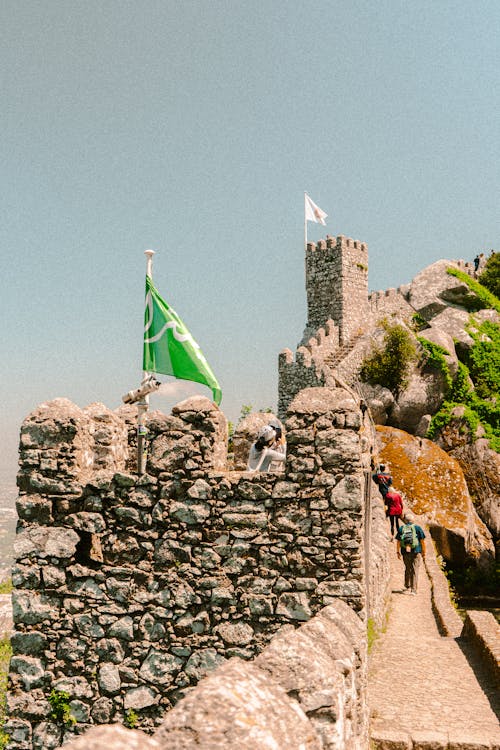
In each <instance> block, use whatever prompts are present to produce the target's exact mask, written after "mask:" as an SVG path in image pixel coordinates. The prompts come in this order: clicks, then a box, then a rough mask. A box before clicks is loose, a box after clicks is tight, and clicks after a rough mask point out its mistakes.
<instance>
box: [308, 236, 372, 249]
mask: <svg viewBox="0 0 500 750" xmlns="http://www.w3.org/2000/svg"><path fill="white" fill-rule="evenodd" d="M332 247H334V248H336V249H338V250H341V249H343V248H353V249H354V250H362V251H364V252H366V253H368V245H367V244H366V242H359V240H353V239H352V238H351V237H345V236H344V235H343V234H339V235H338V236H337V237H331V236H330V235H328V234H327V235H326V239H324V240H319V241H318V242H316V243H315V242H308V243H307V250H308V252H313V251H314V250H325V249H326V248H332Z"/></svg>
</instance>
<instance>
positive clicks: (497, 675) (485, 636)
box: [462, 610, 500, 686]
mask: <svg viewBox="0 0 500 750" xmlns="http://www.w3.org/2000/svg"><path fill="white" fill-rule="evenodd" d="M462 635H463V636H464V637H465V638H468V639H469V640H471V641H472V643H473V646H474V648H475V650H476V651H477V652H478V653H479V654H480V655H481V658H482V660H483V662H484V663H485V665H486V667H487V668H488V670H489V671H490V672H491V674H492V676H493V679H494V680H495V682H496V683H497V685H499V686H500V625H499V624H498V622H497V621H496V619H495V617H494V615H493V614H492V613H491V612H481V611H479V610H467V613H466V616H465V622H464V627H463V631H462Z"/></svg>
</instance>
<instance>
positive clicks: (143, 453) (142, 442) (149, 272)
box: [137, 250, 155, 476]
mask: <svg viewBox="0 0 500 750" xmlns="http://www.w3.org/2000/svg"><path fill="white" fill-rule="evenodd" d="M154 254H155V251H154V250H144V255H145V256H146V276H149V278H150V279H151V280H152V279H153V255H154ZM148 375H149V373H148V372H146V371H145V370H143V372H142V382H143V383H144V381H145V380H146V378H147V377H148ZM148 408H149V396H148V395H146V396H144V397H143V398H142V399H141V400H140V401H139V402H138V404H137V473H138V475H139V476H142V475H143V474H144V473H145V472H146V460H147V442H146V434H147V428H146V425H145V416H146V413H147V411H148Z"/></svg>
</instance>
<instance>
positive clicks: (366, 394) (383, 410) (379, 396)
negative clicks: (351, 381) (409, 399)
mask: <svg viewBox="0 0 500 750" xmlns="http://www.w3.org/2000/svg"><path fill="white" fill-rule="evenodd" d="M362 393H363V398H364V399H365V401H366V403H367V405H368V408H369V409H370V414H371V416H372V419H373V421H374V422H375V424H386V422H387V414H388V413H389V412H390V410H391V408H392V405H393V404H394V396H393V394H392V393H391V391H390V390H389V389H388V388H384V386H383V385H379V384H376V385H370V384H369V383H363V386H362Z"/></svg>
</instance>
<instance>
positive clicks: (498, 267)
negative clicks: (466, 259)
mask: <svg viewBox="0 0 500 750" xmlns="http://www.w3.org/2000/svg"><path fill="white" fill-rule="evenodd" d="M479 282H480V283H481V285H482V286H484V287H486V289H488V290H489V291H490V292H491V293H492V294H494V295H495V297H498V299H500V253H495V252H494V253H493V255H490V256H489V258H488V260H487V261H486V266H485V268H484V271H483V272H482V274H481V276H480V277H479Z"/></svg>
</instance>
